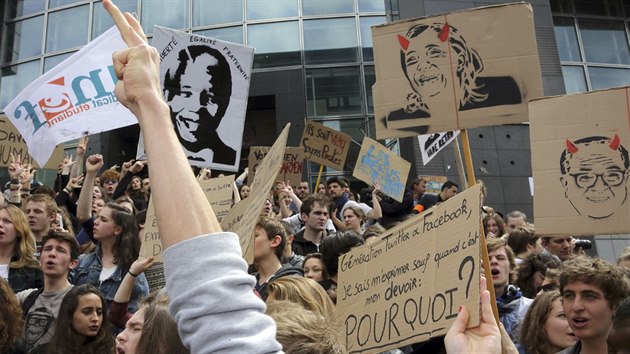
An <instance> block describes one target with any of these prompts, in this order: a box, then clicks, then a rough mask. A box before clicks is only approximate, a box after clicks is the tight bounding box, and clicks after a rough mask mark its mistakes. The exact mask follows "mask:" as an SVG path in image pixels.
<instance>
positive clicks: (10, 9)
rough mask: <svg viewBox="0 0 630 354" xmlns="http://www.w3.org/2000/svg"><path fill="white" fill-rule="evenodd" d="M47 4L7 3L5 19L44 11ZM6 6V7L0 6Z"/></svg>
mask: <svg viewBox="0 0 630 354" xmlns="http://www.w3.org/2000/svg"><path fill="white" fill-rule="evenodd" d="M45 4H46V3H45V2H44V1H42V0H12V1H7V13H6V14H5V17H4V18H5V19H12V18H16V17H22V16H26V15H30V14H32V13H34V12H38V11H43V10H44V5H45ZM0 6H4V5H0Z"/></svg>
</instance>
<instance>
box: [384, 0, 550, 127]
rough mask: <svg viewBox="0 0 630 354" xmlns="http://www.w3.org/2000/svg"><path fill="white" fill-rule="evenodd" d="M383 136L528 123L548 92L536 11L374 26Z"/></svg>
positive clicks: (507, 9) (502, 9)
mask: <svg viewBox="0 0 630 354" xmlns="http://www.w3.org/2000/svg"><path fill="white" fill-rule="evenodd" d="M372 40H373V43H374V61H375V66H376V68H375V71H376V83H375V84H374V86H373V90H372V92H373V94H372V95H373V99H374V114H375V123H376V136H377V138H378V139H384V138H398V137H406V136H417V135H420V134H427V133H433V132H445V131H449V130H459V129H464V128H474V127H482V126H489V125H500V124H510V123H520V122H526V121H527V120H528V115H527V100H528V99H529V98H534V97H540V96H542V95H543V89H542V80H541V73H540V65H539V61H538V48H537V47H536V38H535V33H534V21H533V14H532V7H531V6H530V5H529V4H524V3H518V4H509V5H498V6H489V7H481V8H476V9H471V10H467V11H459V12H453V13H449V14H443V15H438V16H431V17H426V18H421V19H414V20H406V21H400V22H396V23H393V24H387V25H379V26H373V27H372Z"/></svg>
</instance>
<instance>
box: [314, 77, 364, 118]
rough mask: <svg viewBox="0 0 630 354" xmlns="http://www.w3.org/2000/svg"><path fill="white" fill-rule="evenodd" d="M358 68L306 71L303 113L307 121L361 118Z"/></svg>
mask: <svg viewBox="0 0 630 354" xmlns="http://www.w3.org/2000/svg"><path fill="white" fill-rule="evenodd" d="M359 78H360V72H359V68H358V67H350V68H326V69H307V70H306V110H307V115H308V116H309V117H323V116H335V115H344V114H361V113H362V109H361V81H360V80H359Z"/></svg>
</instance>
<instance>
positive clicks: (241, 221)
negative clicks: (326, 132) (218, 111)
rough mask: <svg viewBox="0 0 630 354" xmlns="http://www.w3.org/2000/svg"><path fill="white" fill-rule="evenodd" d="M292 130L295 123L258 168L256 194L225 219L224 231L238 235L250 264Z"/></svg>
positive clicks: (255, 184)
mask: <svg viewBox="0 0 630 354" xmlns="http://www.w3.org/2000/svg"><path fill="white" fill-rule="evenodd" d="M290 127H291V124H287V125H286V126H285V127H284V129H283V130H282V133H280V136H278V139H276V142H275V143H274V144H273V146H271V149H269V152H268V153H267V155H266V156H265V157H264V158H263V160H262V162H261V163H260V164H259V165H258V168H257V170H258V171H257V172H258V173H256V176H255V177H254V181H253V182H252V184H251V188H252V192H251V193H250V195H249V197H247V198H245V199H243V200H241V201H240V202H238V203H236V205H235V206H234V207H233V208H232V210H230V212H229V213H228V214H227V215H226V216H224V217H223V220H221V228H222V229H223V231H231V232H234V233H235V234H237V235H238V237H239V239H240V242H241V249H242V250H243V258H245V260H246V261H247V263H248V264H252V263H253V262H254V228H255V226H256V222H257V221H258V217H259V216H260V212H261V210H262V209H263V207H264V206H265V200H266V199H267V197H268V196H269V191H270V190H271V187H272V186H273V185H274V183H275V180H276V176H277V174H278V172H279V171H280V167H281V166H282V161H283V160H284V151H285V148H286V146H287V137H288V136H289V128H290Z"/></svg>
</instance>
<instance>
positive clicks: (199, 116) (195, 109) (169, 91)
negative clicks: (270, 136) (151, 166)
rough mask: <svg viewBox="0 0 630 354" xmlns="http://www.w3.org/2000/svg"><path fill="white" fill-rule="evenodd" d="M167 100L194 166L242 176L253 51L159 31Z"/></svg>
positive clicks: (157, 38)
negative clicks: (241, 163)
mask: <svg viewBox="0 0 630 354" xmlns="http://www.w3.org/2000/svg"><path fill="white" fill-rule="evenodd" d="M154 33H155V37H154V38H153V45H154V46H155V47H156V48H157V50H158V52H159V53H160V60H161V64H160V74H161V80H162V86H163V88H164V98H165V100H166V102H167V103H168V105H169V108H170V112H171V119H172V121H173V126H174V127H175V133H176V134H177V137H178V139H179V142H180V143H181V144H182V146H183V148H184V152H185V153H186V156H188V161H189V162H190V164H191V165H193V166H199V167H210V168H216V169H220V170H225V171H233V172H236V171H238V164H239V161H240V156H241V144H242V140H243V127H244V125H245V113H246V111H247V97H248V92H249V83H250V79H251V71H252V63H253V58H254V49H253V48H250V47H245V46H242V45H240V44H235V43H230V42H224V41H220V40H218V39H212V38H207V37H202V36H198V35H195V34H188V33H185V32H181V31H176V30H172V29H168V28H164V27H159V26H156V27H155V31H154Z"/></svg>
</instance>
